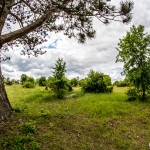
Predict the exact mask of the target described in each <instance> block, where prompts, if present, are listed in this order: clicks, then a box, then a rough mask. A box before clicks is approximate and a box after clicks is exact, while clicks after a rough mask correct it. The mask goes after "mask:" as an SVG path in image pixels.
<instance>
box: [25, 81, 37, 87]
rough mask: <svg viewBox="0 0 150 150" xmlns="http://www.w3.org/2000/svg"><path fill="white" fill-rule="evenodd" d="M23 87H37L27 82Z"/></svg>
mask: <svg viewBox="0 0 150 150" xmlns="http://www.w3.org/2000/svg"><path fill="white" fill-rule="evenodd" d="M23 87H24V88H34V87H35V84H34V83H32V82H29V81H26V82H25V83H24V84H23Z"/></svg>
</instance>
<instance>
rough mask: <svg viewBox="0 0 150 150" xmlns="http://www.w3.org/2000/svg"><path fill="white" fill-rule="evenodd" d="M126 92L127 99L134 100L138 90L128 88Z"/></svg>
mask: <svg viewBox="0 0 150 150" xmlns="http://www.w3.org/2000/svg"><path fill="white" fill-rule="evenodd" d="M126 94H127V95H128V101H133V100H136V99H137V97H138V92H137V90H136V89H135V88H129V89H128V91H127V92H126Z"/></svg>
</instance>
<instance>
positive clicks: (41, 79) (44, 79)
mask: <svg viewBox="0 0 150 150" xmlns="http://www.w3.org/2000/svg"><path fill="white" fill-rule="evenodd" d="M38 84H39V86H46V77H40V78H39V80H38Z"/></svg>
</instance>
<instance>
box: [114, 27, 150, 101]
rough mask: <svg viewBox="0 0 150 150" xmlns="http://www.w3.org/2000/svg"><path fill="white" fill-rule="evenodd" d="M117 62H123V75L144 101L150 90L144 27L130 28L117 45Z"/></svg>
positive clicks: (149, 59)
mask: <svg viewBox="0 0 150 150" xmlns="http://www.w3.org/2000/svg"><path fill="white" fill-rule="evenodd" d="M118 51H119V53H118V55H117V59H116V61H117V62H123V63H124V68H123V73H124V74H125V75H126V76H127V77H128V81H129V83H130V85H131V86H133V87H135V89H136V90H137V93H138V94H140V95H141V98H142V100H145V98H146V94H147V93H148V91H149V89H150V35H149V34H148V33H144V26H143V25H139V26H138V27H135V26H132V27H131V28H130V32H127V34H126V36H125V37H123V39H120V42H119V43H118Z"/></svg>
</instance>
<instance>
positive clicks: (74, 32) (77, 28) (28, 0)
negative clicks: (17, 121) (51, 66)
mask: <svg viewBox="0 0 150 150" xmlns="http://www.w3.org/2000/svg"><path fill="white" fill-rule="evenodd" d="M132 8H133V3H132V2H128V1H125V2H124V3H123V2H121V3H120V8H116V7H115V6H113V5H110V4H109V2H108V1H107V0H106V1H101V0H100V1H96V0H59V1H56V0H43V1H39V0H9V1H8V0H1V1H0V55H1V56H0V66H1V62H2V61H3V60H7V59H9V57H5V55H3V56H2V54H3V53H2V52H4V51H6V50H8V47H12V48H15V47H16V46H17V47H18V46H20V45H21V46H20V49H22V50H21V54H22V55H25V54H27V55H29V56H30V55H34V56H38V55H39V54H44V53H45V51H41V49H38V48H37V45H39V44H41V43H42V42H44V41H45V40H46V35H47V33H48V32H51V31H55V32H59V31H64V34H65V35H67V36H68V37H69V38H71V37H76V38H77V39H78V40H79V41H80V42H84V41H85V40H86V38H87V37H88V38H93V37H94V34H95V31H94V30H93V28H92V20H93V17H96V18H98V19H99V20H100V21H101V22H102V23H104V24H108V23H109V22H110V21H122V22H123V23H128V22H129V21H130V20H131V18H132V17H131V10H132ZM60 20H61V21H60ZM13 24H14V25H15V27H14V25H13ZM5 31H7V32H5ZM0 95H1V98H0V119H3V118H8V117H9V116H10V115H11V114H12V107H11V105H10V103H9V101H8V98H7V95H6V92H5V88H4V84H3V80H2V72H1V67H0Z"/></svg>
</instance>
